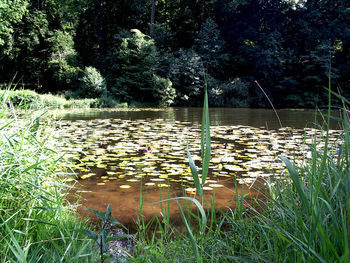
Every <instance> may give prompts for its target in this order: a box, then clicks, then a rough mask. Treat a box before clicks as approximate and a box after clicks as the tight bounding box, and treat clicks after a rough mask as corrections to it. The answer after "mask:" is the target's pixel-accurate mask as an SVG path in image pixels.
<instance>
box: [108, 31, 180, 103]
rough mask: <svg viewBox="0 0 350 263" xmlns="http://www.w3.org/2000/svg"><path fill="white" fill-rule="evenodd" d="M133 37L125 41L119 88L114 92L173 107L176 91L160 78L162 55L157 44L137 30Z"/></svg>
mask: <svg viewBox="0 0 350 263" xmlns="http://www.w3.org/2000/svg"><path fill="white" fill-rule="evenodd" d="M131 32H132V35H131V36H129V37H126V38H123V40H122V43H121V46H120V50H119V59H120V63H121V66H120V67H121V68H120V77H119V78H118V79H117V85H118V88H117V89H112V90H111V91H112V93H115V94H117V95H119V94H122V95H124V94H127V95H126V99H127V100H129V101H130V100H132V99H138V100H140V101H143V102H144V101H148V102H152V101H157V100H159V101H160V103H161V104H165V105H170V104H171V103H172V100H173V99H174V97H175V96H174V95H175V94H174V90H173V89H172V87H171V82H170V80H169V79H164V78H162V77H160V76H158V75H157V69H158V64H159V53H158V51H157V49H156V46H155V44H154V41H153V40H152V39H151V38H149V37H148V36H146V35H145V34H143V33H142V32H141V31H139V30H137V29H133V30H131Z"/></svg>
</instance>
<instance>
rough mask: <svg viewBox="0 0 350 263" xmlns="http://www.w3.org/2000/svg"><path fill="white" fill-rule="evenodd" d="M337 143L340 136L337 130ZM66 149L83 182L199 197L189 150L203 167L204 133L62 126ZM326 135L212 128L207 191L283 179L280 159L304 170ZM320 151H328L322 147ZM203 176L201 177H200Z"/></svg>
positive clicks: (125, 123)
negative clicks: (159, 189)
mask: <svg viewBox="0 0 350 263" xmlns="http://www.w3.org/2000/svg"><path fill="white" fill-rule="evenodd" d="M330 132H331V136H330V140H332V141H336V140H338V138H339V135H340V131H335V130H332V131H330ZM59 133H60V134H59V136H60V137H61V138H63V140H62V143H61V144H60V145H59V147H60V148H62V149H64V150H65V151H66V152H67V154H66V158H67V163H68V161H69V163H70V164H72V163H73V170H74V171H75V172H76V173H77V174H78V177H79V179H81V180H94V182H95V183H96V185H98V186H100V185H106V184H113V183H116V182H118V184H116V187H120V188H124V189H127V188H131V187H132V186H133V185H135V183H138V184H140V183H142V185H143V186H145V187H170V186H171V187H172V188H181V189H185V190H186V191H188V192H191V193H193V192H195V187H194V182H193V178H192V176H191V172H190V169H189V165H188V160H187V156H186V145H187V143H188V144H189V149H190V152H191V155H192V157H193V159H194V161H195V162H196V164H197V167H198V166H200V160H201V159H200V127H199V126H198V124H197V125H196V124H191V123H188V122H180V121H166V120H163V119H148V120H133V121H131V120H122V119H95V120H78V121H69V120H62V121H61V127H60V130H59ZM321 135H322V134H321V131H319V130H316V129H311V128H305V129H292V128H283V129H279V130H266V129H262V128H253V127H248V126H213V127H211V138H212V151H211V162H210V169H209V175H208V178H207V181H206V184H205V186H204V190H207V191H210V190H213V189H214V188H216V187H224V186H225V183H226V182H228V181H230V182H231V183H232V181H233V180H237V182H238V183H239V184H252V183H254V181H255V180H257V178H266V177H273V178H278V177H281V176H283V174H284V171H285V168H284V165H283V163H282V161H281V160H280V158H279V156H281V155H283V156H286V157H288V158H290V159H291V160H292V161H294V162H296V163H298V164H300V163H301V162H305V161H306V160H307V159H308V158H310V147H312V146H313V144H314V138H315V136H321ZM317 147H320V148H321V147H323V145H322V143H320V144H318V145H317ZM199 172H200V171H199Z"/></svg>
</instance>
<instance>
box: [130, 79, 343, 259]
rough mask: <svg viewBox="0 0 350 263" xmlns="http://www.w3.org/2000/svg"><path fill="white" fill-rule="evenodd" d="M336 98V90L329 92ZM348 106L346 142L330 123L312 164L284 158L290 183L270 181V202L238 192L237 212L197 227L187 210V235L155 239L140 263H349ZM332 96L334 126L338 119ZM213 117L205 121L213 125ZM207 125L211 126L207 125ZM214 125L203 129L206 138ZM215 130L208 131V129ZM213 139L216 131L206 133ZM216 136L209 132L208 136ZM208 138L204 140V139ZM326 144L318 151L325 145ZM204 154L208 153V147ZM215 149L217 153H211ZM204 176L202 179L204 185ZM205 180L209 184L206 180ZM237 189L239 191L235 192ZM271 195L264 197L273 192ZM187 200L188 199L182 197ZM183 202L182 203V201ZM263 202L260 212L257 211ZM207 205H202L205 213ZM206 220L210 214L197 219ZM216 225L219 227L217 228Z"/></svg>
mask: <svg viewBox="0 0 350 263" xmlns="http://www.w3.org/2000/svg"><path fill="white" fill-rule="evenodd" d="M328 91H329V96H331V94H332V92H331V87H330V86H329V88H328ZM337 97H338V98H339V99H341V101H342V103H343V109H342V112H343V113H342V116H343V118H342V120H340V121H341V124H342V127H344V130H343V133H342V136H341V137H340V138H338V142H341V143H340V144H339V143H337V144H336V143H334V144H332V143H331V141H330V140H329V134H330V133H329V125H328V126H327V128H326V130H325V131H324V132H323V133H321V134H324V136H323V137H315V138H314V145H313V147H311V149H310V151H312V158H311V160H309V161H307V162H306V163H305V164H304V165H299V166H296V165H294V164H292V163H291V161H290V160H288V159H287V158H285V157H283V156H281V157H280V158H281V159H282V161H283V162H284V163H285V165H286V171H287V172H286V174H285V180H280V181H273V182H271V181H266V191H268V196H267V200H265V201H263V200H259V201H258V202H255V206H251V205H249V204H250V203H252V200H249V202H248V200H247V198H246V197H245V196H244V191H242V193H241V195H238V194H236V199H237V200H236V201H237V204H238V206H237V208H236V209H235V210H228V211H226V212H221V213H220V214H219V215H218V216H217V217H216V216H214V215H213V212H212V211H211V212H208V214H207V217H205V218H209V224H208V225H209V226H212V227H208V226H206V229H205V231H203V229H202V227H199V228H196V227H193V226H192V227H191V226H190V224H189V223H188V218H191V217H193V214H192V213H191V212H190V211H187V214H186V213H185V212H186V211H185V212H183V211H182V209H181V208H180V213H181V216H182V218H183V222H184V226H185V229H186V230H187V231H186V232H187V233H188V234H186V232H185V233H183V232H179V231H176V230H174V234H172V236H171V238H168V239H167V243H165V244H164V242H161V241H159V240H163V239H153V240H151V241H150V242H148V243H147V242H145V243H144V244H147V246H146V247H147V249H145V250H142V251H140V250H139V251H136V255H135V257H134V258H133V259H132V260H133V261H135V262H324V263H326V262H350V251H349V250H350V249H349V248H350V159H349V153H350V136H349V119H348V116H349V111H348V109H347V106H348V105H349V102H348V101H347V100H346V99H345V98H342V97H341V96H339V95H338V96H337ZM330 102H331V100H330V99H329V107H328V109H329V110H328V115H327V118H326V119H327V122H328V124H329V121H330V119H331V116H330V114H331V112H330V108H331V103H330ZM207 120H208V119H206V117H204V118H203V121H207ZM207 123H208V122H207ZM204 128H205V129H207V127H205V126H204V127H203V126H202V138H203V134H205V133H206V132H205V129H204ZM207 131H208V129H207ZM207 134H209V133H207ZM209 136H210V135H209ZM204 141H205V140H204ZM320 143H322V144H323V145H324V147H323V149H321V150H317V149H318V147H316V146H317V145H318V144H320ZM201 145H202V156H203V145H206V144H205V143H203V141H202V143H201ZM209 149H210V148H209ZM187 152H188V158H189V160H190V166H191V171H192V174H193V176H194V180H195V182H196V189H197V193H198V194H199V197H200V200H201V201H202V202H203V194H202V192H201V182H200V176H199V175H198V173H197V170H196V167H195V166H194V163H191V157H190V154H189V150H187ZM203 179H204V180H205V178H203V177H202V180H203ZM202 182H203V181H202ZM236 190H237V189H236ZM266 191H265V192H266ZM183 198H186V197H183ZM177 199H179V198H177ZM256 204H260V205H261V206H260V207H256ZM201 207H202V206H201V204H198V208H199V210H201V209H200V208H201ZM196 218H197V219H196V220H198V223H199V224H201V223H203V219H202V218H204V217H196ZM210 221H215V223H214V227H213V223H212V222H210Z"/></svg>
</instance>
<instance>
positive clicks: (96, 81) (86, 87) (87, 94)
mask: <svg viewBox="0 0 350 263" xmlns="http://www.w3.org/2000/svg"><path fill="white" fill-rule="evenodd" d="M106 90H107V87H106V82H105V79H104V78H103V76H102V75H101V73H100V72H99V71H98V70H97V69H96V68H94V67H86V68H85V70H84V72H83V77H82V78H81V79H80V90H79V91H78V93H79V94H80V96H81V97H82V98H99V97H101V95H102V94H103V93H104V92H106Z"/></svg>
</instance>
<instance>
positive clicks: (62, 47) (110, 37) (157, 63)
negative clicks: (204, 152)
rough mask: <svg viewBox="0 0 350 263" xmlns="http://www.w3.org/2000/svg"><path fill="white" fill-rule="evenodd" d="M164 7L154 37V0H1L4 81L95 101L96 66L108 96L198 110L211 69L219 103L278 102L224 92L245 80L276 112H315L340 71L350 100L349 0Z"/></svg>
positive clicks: (160, 4)
mask: <svg viewBox="0 0 350 263" xmlns="http://www.w3.org/2000/svg"><path fill="white" fill-rule="evenodd" d="M155 2H156V6H155V23H154V26H153V32H152V36H151V37H152V38H151V37H149V36H147V35H149V34H150V24H149V22H150V14H151V4H152V1H149V0H132V1H127V0H120V1H106V0H101V1H92V0H89V1H83V0H72V1H69V0H50V1H41V0H40V1H34V0H16V1H7V0H1V1H0V70H1V75H0V82H5V83H6V82H9V81H10V80H11V79H12V78H13V76H15V75H16V74H17V76H18V77H19V78H21V79H22V80H23V84H24V85H25V88H26V89H33V90H37V91H39V92H41V93H42V92H65V91H67V90H70V91H72V93H74V92H76V95H77V96H81V97H86V95H84V94H79V92H78V90H79V88H80V85H79V79H80V78H81V74H82V72H83V71H84V69H85V68H86V67H94V68H96V69H97V70H98V71H99V72H100V73H101V75H102V76H103V77H104V78H105V79H106V85H107V90H108V92H109V93H107V94H105V95H104V96H105V97H109V96H112V98H113V99H114V100H121V101H128V102H130V101H139V102H141V103H144V102H147V103H153V105H157V104H161V105H169V104H170V103H171V105H189V106H191V105H192V106H198V105H199V102H200V99H199V98H200V97H201V96H202V94H203V92H202V91H201V87H202V86H203V83H202V81H201V80H202V79H203V74H204V72H205V73H206V74H207V76H208V84H209V82H211V83H212V85H213V86H212V87H209V90H208V91H209V93H210V90H211V89H212V90H213V94H215V98H218V99H219V101H220V103H217V105H220V106H231V105H235V106H246V105H248V106H252V107H267V106H268V104H266V103H265V100H263V99H261V98H263V97H261V94H260V93H259V92H256V91H255V90H254V88H250V90H249V94H248V96H249V98H247V97H246V96H247V95H246V93H244V92H243V93H242V94H239V97H241V98H240V99H235V98H233V97H232V99H229V98H226V97H225V93H224V92H221V93H220V92H217V91H218V90H221V89H224V88H223V87H224V86H230V84H229V83H230V82H231V81H232V80H235V79H241V80H242V81H244V82H249V83H247V85H248V86H250V87H253V86H254V81H255V80H257V81H258V82H259V83H261V85H262V86H263V87H264V89H265V90H266V93H267V94H268V95H269V97H270V99H271V100H272V102H273V103H274V105H275V106H276V107H311V108H312V107H315V106H318V107H323V106H324V104H325V101H326V100H327V99H326V98H325V96H324V95H323V94H322V93H323V91H322V89H323V87H324V86H326V85H327V81H328V80H327V79H328V77H327V74H328V71H329V70H330V71H331V73H332V82H336V83H338V84H339V86H340V88H341V89H342V94H343V95H344V96H346V97H348V96H349V95H350V92H349V90H350V89H349V81H348V75H349V68H350V62H349V60H348V59H347V58H348V57H349V56H350V42H349V39H350V37H349V36H350V19H349V17H350V10H349V6H348V3H347V1H345V0H335V1H329V0H320V1H290V0H283V1H261V0H244V1H232V0H207V1H204V0H198V1H193V0H181V1H180V0H168V1H165V0H158V1H155ZM101 4H102V5H101ZM132 29H136V31H133V33H130V30H132ZM125 32H127V33H125ZM141 32H143V33H141ZM137 45H140V46H139V47H138V48H136V46H137ZM134 62H135V63H134ZM331 62H332V63H331ZM326 73H327V74H326ZM166 79H169V81H170V82H171V83H172V88H170V85H169V83H170V82H169V81H167V80H166ZM209 80H210V81H209ZM154 83H155V84H156V86H157V87H154V86H153V84H154ZM173 89H174V90H175V95H176V96H175V97H173V94H174V92H173ZM236 90H237V91H238V89H236ZM243 91H245V89H243ZM219 94H221V95H219ZM304 94H307V98H310V99H307V100H305V101H304V99H303V98H304ZM314 97H316V98H319V99H317V100H312V98H314ZM251 101H253V102H254V103H252V102H251ZM295 102H296V104H295ZM105 104H108V103H105ZM110 104H113V103H110Z"/></svg>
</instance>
